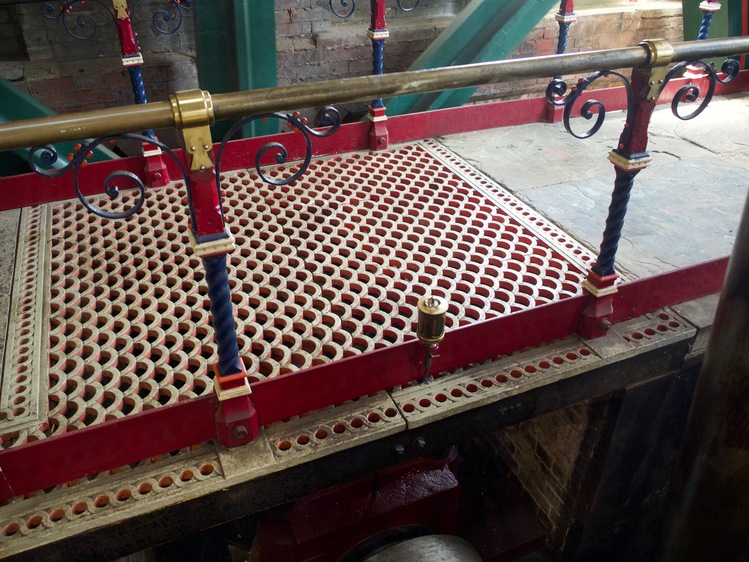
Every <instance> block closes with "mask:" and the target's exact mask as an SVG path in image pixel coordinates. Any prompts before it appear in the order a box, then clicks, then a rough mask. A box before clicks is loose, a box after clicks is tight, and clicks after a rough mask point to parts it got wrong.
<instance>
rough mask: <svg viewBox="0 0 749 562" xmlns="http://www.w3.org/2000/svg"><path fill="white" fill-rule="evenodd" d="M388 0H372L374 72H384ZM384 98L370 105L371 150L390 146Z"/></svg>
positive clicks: (370, 28)
mask: <svg viewBox="0 0 749 562" xmlns="http://www.w3.org/2000/svg"><path fill="white" fill-rule="evenodd" d="M385 1H386V0H370V5H371V24H370V26H369V29H368V30H367V35H368V36H369V38H370V39H371V40H372V74H374V75H380V74H384V72H385V71H384V49H385V40H386V39H387V38H388V37H390V33H389V32H388V30H387V24H386V22H385V12H386V10H387V8H386V6H385ZM385 111H386V109H385V105H384V104H383V103H382V98H376V99H374V100H373V101H372V105H370V106H369V114H368V118H369V120H370V121H371V122H372V128H371V130H370V132H369V148H370V150H383V149H385V148H387V146H388V138H389V137H388V130H387V125H386V121H387V115H386V114H385Z"/></svg>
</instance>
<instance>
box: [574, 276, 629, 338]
mask: <svg viewBox="0 0 749 562" xmlns="http://www.w3.org/2000/svg"><path fill="white" fill-rule="evenodd" d="M618 278H619V275H618V274H614V275H606V276H604V277H601V276H600V275H598V274H596V273H595V272H593V271H588V277H587V279H585V281H584V282H583V287H584V288H585V289H586V290H587V291H588V293H590V300H589V301H588V304H587V305H586V306H585V309H584V310H583V313H582V316H581V317H580V328H579V329H578V333H579V334H580V335H581V336H582V337H584V338H598V337H600V336H604V335H606V332H608V331H609V328H611V315H612V314H613V312H614V303H613V295H614V293H616V291H617V289H616V286H615V283H616V280H617V279H618Z"/></svg>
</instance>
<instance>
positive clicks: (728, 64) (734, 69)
mask: <svg viewBox="0 0 749 562" xmlns="http://www.w3.org/2000/svg"><path fill="white" fill-rule="evenodd" d="M687 67H689V68H690V69H703V70H704V71H705V72H706V75H707V92H706V93H705V97H704V98H703V99H702V101H701V102H700V104H699V105H698V106H697V108H696V109H694V111H691V112H689V113H686V114H682V113H679V105H680V104H681V103H682V102H688V103H693V102H695V101H697V100H698V99H699V97H700V88H699V86H697V85H696V84H687V85H684V86H682V87H681V88H680V89H679V91H678V92H676V95H675V96H674V99H673V100H672V101H671V112H672V113H673V114H674V116H676V117H677V118H679V119H681V120H682V121H688V120H690V119H694V118H695V117H697V116H698V115H699V114H700V113H702V112H703V111H704V110H705V108H706V107H707V105H708V104H709V103H710V102H711V101H712V99H713V96H714V95H715V86H716V84H717V83H718V82H720V83H721V84H728V83H729V82H731V81H732V80H733V79H734V78H736V77H737V76H738V75H739V71H740V70H741V67H740V65H739V61H737V60H735V59H728V60H726V61H725V62H724V63H723V65H722V66H721V69H720V70H721V72H722V73H723V74H725V75H726V77H725V78H721V77H720V76H718V72H717V71H716V70H715V68H714V67H713V65H712V64H708V63H705V62H703V61H693V62H682V63H679V64H677V65H676V66H674V67H673V68H672V69H671V70H669V71H668V73H667V74H666V76H665V78H664V79H663V85H662V86H661V89H660V91H661V92H662V91H663V88H665V87H666V84H668V82H669V80H671V79H672V78H674V77H675V76H680V75H681V74H682V72H683V71H684V69H685V68H687Z"/></svg>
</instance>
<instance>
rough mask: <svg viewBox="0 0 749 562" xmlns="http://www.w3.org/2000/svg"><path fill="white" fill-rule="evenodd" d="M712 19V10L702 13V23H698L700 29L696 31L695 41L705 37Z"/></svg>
mask: <svg viewBox="0 0 749 562" xmlns="http://www.w3.org/2000/svg"><path fill="white" fill-rule="evenodd" d="M712 21H713V12H703V13H702V23H700V30H699V32H698V33H697V41H702V40H704V39H707V35H708V33H710V23H711V22H712Z"/></svg>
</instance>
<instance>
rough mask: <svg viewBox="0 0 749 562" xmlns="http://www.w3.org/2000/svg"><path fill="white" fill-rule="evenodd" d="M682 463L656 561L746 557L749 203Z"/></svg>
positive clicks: (748, 504) (748, 510) (748, 550)
mask: <svg viewBox="0 0 749 562" xmlns="http://www.w3.org/2000/svg"><path fill="white" fill-rule="evenodd" d="M680 460H681V462H680V465H679V469H680V470H679V474H678V477H677V481H676V489H675V494H674V498H675V501H674V503H673V506H672V507H673V516H672V518H671V521H670V529H669V532H668V534H667V536H666V541H665V543H664V545H665V546H664V555H663V557H662V558H661V559H662V560H663V561H669V562H677V561H678V562H685V561H690V560H700V561H703V560H732V561H746V560H749V199H747V203H746V204H745V206H744V214H743V217H742V219H741V224H740V226H739V230H738V234H737V237H736V244H735V246H734V249H733V254H732V256H731V260H730V262H729V265H728V272H727V274H726V280H725V284H724V286H723V291H722V292H721V295H720V301H719V303H718V309H717V312H716V315H715V321H714V322H713V327H712V331H711V334H710V341H709V343H708V347H707V352H706V354H705V359H704V362H703V365H702V370H701V372H700V378H699V381H698V383H697V390H696V391H695V396H694V402H693V404H692V410H691V412H690V416H689V421H688V422H687V429H686V436H685V439H684V443H683V445H682V450H681V459H680Z"/></svg>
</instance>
